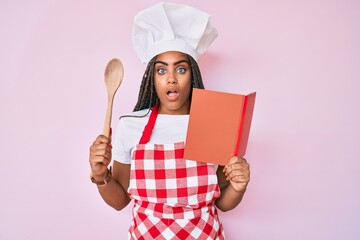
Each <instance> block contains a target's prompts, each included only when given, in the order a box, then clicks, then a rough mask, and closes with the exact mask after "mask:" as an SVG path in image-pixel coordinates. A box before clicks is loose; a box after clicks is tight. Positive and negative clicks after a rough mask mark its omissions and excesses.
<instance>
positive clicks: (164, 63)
mask: <svg viewBox="0 0 360 240" xmlns="http://www.w3.org/2000/svg"><path fill="white" fill-rule="evenodd" d="M183 62H185V63H187V64H190V63H189V61H187V60H180V61H177V62H175V63H174V66H176V65H178V64H180V63H183ZM158 63H159V64H163V65H165V66H169V64H168V63H166V62H163V61H156V62H155V64H158Z"/></svg>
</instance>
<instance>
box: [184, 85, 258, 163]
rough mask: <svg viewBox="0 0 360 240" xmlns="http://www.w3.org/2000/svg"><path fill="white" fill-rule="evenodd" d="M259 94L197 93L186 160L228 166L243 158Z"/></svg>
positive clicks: (192, 111)
mask: <svg viewBox="0 0 360 240" xmlns="http://www.w3.org/2000/svg"><path fill="white" fill-rule="evenodd" d="M255 97H256V93H255V92H254V93H251V94H248V95H241V94H233V93H226V92H217V91H210V90H203V89H193V93H192V100H191V108H190V116H189V125H188V130H187V135H186V142H185V152H184V158H185V159H189V160H196V161H200V162H208V163H214V164H219V165H226V164H227V163H228V162H229V160H230V159H231V157H233V156H241V157H243V156H244V155H245V152H246V147H247V143H248V139H249V133H250V126H251V120H252V115H253V111H254V104H255Z"/></svg>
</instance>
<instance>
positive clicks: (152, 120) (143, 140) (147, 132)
mask: <svg viewBox="0 0 360 240" xmlns="http://www.w3.org/2000/svg"><path fill="white" fill-rule="evenodd" d="M158 108H159V104H156V105H155V106H154V108H153V109H152V111H151V114H150V117H149V121H148V123H147V124H146V126H145V128H144V131H143V134H142V136H141V138H140V141H139V144H145V143H147V142H148V141H149V140H150V136H151V132H152V130H153V128H154V126H155V121H156V118H157V116H158Z"/></svg>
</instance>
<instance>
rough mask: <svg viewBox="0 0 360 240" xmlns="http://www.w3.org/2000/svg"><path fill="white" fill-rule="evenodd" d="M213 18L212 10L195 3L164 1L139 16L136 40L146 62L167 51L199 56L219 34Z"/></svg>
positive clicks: (135, 20) (135, 24)
mask: <svg viewBox="0 0 360 240" xmlns="http://www.w3.org/2000/svg"><path fill="white" fill-rule="evenodd" d="M209 20H210V15H209V14H207V13H205V12H202V11H200V10H198V9H195V8H193V7H190V6H187V5H182V4H176V3H170V2H161V3H158V4H156V5H154V6H152V7H149V8H147V9H145V10H143V11H141V12H139V13H138V14H137V15H136V16H135V18H134V26H133V29H132V43H133V46H134V48H135V51H136V53H137V55H138V56H139V58H140V60H141V62H143V63H147V62H149V61H150V60H151V59H152V58H153V57H154V56H156V55H158V54H160V53H163V52H167V51H179V52H183V53H186V54H189V55H190V56H192V57H193V58H194V59H195V60H198V59H199V57H200V56H201V55H203V54H204V53H205V51H206V49H207V48H208V47H209V46H210V44H211V43H212V42H213V41H214V39H215V38H216V37H217V35H218V33H217V31H216V29H215V28H213V27H212V26H211V24H210V22H209Z"/></svg>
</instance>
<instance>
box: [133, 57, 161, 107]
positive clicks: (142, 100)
mask: <svg viewBox="0 0 360 240" xmlns="http://www.w3.org/2000/svg"><path fill="white" fill-rule="evenodd" d="M155 59H156V57H154V58H153V59H151V60H150V61H149V63H148V65H147V67H146V70H145V73H144V76H143V79H142V82H141V85H140V91H139V96H138V101H137V103H136V105H135V108H134V111H139V110H142V109H146V108H152V107H154V106H155V104H156V103H157V102H158V101H159V99H158V97H157V95H156V92H155V87H154V66H155Z"/></svg>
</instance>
